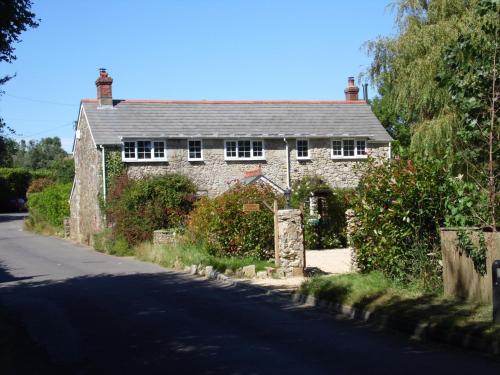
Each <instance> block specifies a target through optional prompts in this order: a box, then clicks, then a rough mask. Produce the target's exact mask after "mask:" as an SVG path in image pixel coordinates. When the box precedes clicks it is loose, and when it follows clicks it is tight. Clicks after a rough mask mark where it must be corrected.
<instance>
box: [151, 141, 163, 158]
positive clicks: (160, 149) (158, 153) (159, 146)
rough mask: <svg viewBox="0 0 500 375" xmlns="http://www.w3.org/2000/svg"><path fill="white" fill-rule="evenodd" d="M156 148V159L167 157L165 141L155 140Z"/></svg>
mask: <svg viewBox="0 0 500 375" xmlns="http://www.w3.org/2000/svg"><path fill="white" fill-rule="evenodd" d="M153 146H154V150H155V159H159V158H164V157H165V142H163V141H154V144H153Z"/></svg>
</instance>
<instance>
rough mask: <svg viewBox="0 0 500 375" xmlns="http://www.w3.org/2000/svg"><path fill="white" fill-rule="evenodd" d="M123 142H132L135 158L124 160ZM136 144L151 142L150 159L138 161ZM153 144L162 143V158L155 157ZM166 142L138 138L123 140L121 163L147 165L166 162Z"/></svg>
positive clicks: (123, 144) (123, 143)
mask: <svg viewBox="0 0 500 375" xmlns="http://www.w3.org/2000/svg"><path fill="white" fill-rule="evenodd" d="M125 142H133V143H134V145H135V157H133V158H126V157H125ZM137 142H151V159H139V155H138V152H137V151H138V150H137ZM155 142H163V155H164V157H159V158H157V157H155ZM167 160H168V159H167V140H166V139H155V138H140V139H124V140H123V141H122V161H123V162H128V163H131V162H132V163H133V162H135V163H149V162H161V161H167Z"/></svg>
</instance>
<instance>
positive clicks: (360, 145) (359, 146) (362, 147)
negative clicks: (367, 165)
mask: <svg viewBox="0 0 500 375" xmlns="http://www.w3.org/2000/svg"><path fill="white" fill-rule="evenodd" d="M356 155H359V156H362V155H366V141H365V140H364V139H363V140H359V141H356Z"/></svg>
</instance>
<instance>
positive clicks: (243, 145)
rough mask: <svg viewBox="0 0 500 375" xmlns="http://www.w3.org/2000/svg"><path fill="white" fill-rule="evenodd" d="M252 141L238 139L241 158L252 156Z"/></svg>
mask: <svg viewBox="0 0 500 375" xmlns="http://www.w3.org/2000/svg"><path fill="white" fill-rule="evenodd" d="M250 151H251V147H250V141H238V157H239V158H249V157H250Z"/></svg>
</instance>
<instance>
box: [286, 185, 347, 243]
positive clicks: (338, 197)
mask: <svg viewBox="0 0 500 375" xmlns="http://www.w3.org/2000/svg"><path fill="white" fill-rule="evenodd" d="M292 192H293V193H292V197H291V204H292V206H293V207H295V208H299V207H300V206H301V205H303V207H304V241H305V246H306V248H307V249H325V248H332V247H340V246H346V218H345V211H346V209H347V208H348V206H349V201H350V196H351V195H352V190H348V189H332V188H331V187H330V186H329V185H327V184H326V183H325V182H324V181H323V180H322V179H321V178H320V177H317V176H310V177H304V178H302V179H300V180H298V181H296V182H295V183H294V184H293V188H292ZM313 195H315V196H317V197H320V199H319V205H320V206H321V207H318V209H319V211H320V212H321V214H320V215H318V216H316V217H312V216H311V214H310V199H311V196H313Z"/></svg>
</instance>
